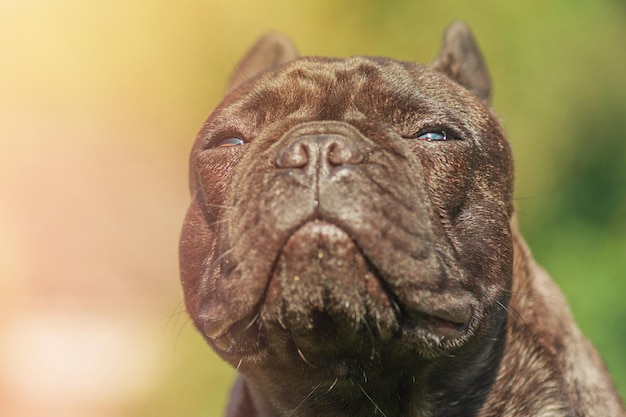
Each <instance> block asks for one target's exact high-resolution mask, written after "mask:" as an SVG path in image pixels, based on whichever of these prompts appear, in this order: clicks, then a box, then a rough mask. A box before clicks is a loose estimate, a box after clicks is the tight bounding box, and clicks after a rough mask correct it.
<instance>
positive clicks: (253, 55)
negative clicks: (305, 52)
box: [226, 33, 298, 94]
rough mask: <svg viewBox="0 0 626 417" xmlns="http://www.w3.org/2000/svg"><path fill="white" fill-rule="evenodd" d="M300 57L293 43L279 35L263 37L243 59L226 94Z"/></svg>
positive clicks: (231, 78)
mask: <svg viewBox="0 0 626 417" xmlns="http://www.w3.org/2000/svg"><path fill="white" fill-rule="evenodd" d="M297 57H298V51H297V50H296V48H295V47H294V46H293V44H292V43H291V41H290V40H289V39H287V38H286V37H285V36H283V35H281V34H279V33H268V34H266V35H264V36H262V37H261V38H260V39H259V40H258V41H257V42H256V43H255V44H254V46H253V47H252V48H250V50H249V51H248V53H247V54H246V56H244V57H243V59H242V60H241V61H239V64H237V67H236V68H235V72H234V73H233V74H232V75H231V77H230V81H229V83H228V88H227V89H226V93H227V94H228V93H230V92H231V91H233V90H234V89H235V88H237V87H239V86H240V85H241V84H243V83H244V82H245V81H248V80H249V79H251V78H253V77H254V76H256V75H257V74H259V73H261V72H263V71H266V70H268V69H270V68H272V67H275V66H278V65H281V64H284V63H287V62H289V61H292V60H294V59H296V58H297Z"/></svg>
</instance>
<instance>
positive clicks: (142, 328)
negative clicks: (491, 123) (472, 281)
mask: <svg viewBox="0 0 626 417" xmlns="http://www.w3.org/2000/svg"><path fill="white" fill-rule="evenodd" d="M456 19H463V20H466V21H467V22H469V23H470V25H471V26H472V28H473V30H474V32H475V34H476V36H477V38H478V40H479V42H480V44H481V46H482V49H483V52H484V54H485V56H486V58H487V60H488V63H489V66H490V70H491V73H492V77H493V80H494V86H495V87H494V91H495V96H494V100H493V103H494V107H495V108H496V110H497V113H498V114H499V115H500V117H501V118H502V120H503V122H504V124H505V126H506V128H507V130H508V133H509V136H510V140H511V142H512V145H513V149H514V152H515V156H516V164H517V165H516V168H517V171H516V172H517V191H516V200H517V201H516V203H517V207H518V213H519V221H520V223H521V228H522V230H523V232H524V233H525V235H526V237H527V240H528V241H529V244H530V246H531V248H532V249H533V251H534V254H535V256H536V258H537V259H538V260H539V262H540V263H541V264H543V265H544V266H545V267H546V268H547V269H548V270H549V271H550V273H551V274H552V275H553V276H554V278H555V279H556V281H557V282H558V283H559V285H560V286H561V287H562V288H563V291H564V292H565V293H566V295H567V297H568V298H569V300H570V302H571V307H572V310H573V312H574V314H575V316H576V318H577V320H578V322H579V324H580V326H581V328H582V329H583V331H584V332H585V333H586V334H587V335H588V336H589V337H590V338H591V339H592V340H593V342H594V343H595V344H596V346H597V347H598V349H599V350H600V352H601V353H602V355H603V356H604V358H605V360H606V363H607V366H608V368H609V369H610V371H611V372H612V374H613V375H614V377H615V380H616V383H617V385H618V387H619V389H620V391H621V392H622V393H623V394H626V301H625V298H626V297H625V294H626V276H625V273H626V220H625V219H626V110H625V109H626V81H625V75H624V74H626V3H624V2H623V1H621V0H594V1H591V0H590V1H582V0H580V1H565V0H561V1H549V2H547V1H542V0H529V1H525V2H513V1H500V0H491V1H489V0H484V1H482V0H481V1H473V2H461V1H457V2H453V1H438V2H432V1H429V2H426V1H419V0H386V1H376V0H358V1H357V0H347V1H336V0H302V1H277V0H265V1H263V2H253V1H241V0H228V1H226V0H223V1H222V0H208V1H192V0H183V1H180V2H169V1H162V0H150V1H148V0H134V1H130V2H129V1H120V0H107V1H104V0H91V1H77V0H0V415H2V416H7V417H25V416H28V417H35V416H36V417H42V416H43V417H53V416H63V417H73V416H80V417H96V416H97V417H100V416H102V417H104V416H106V417H110V416H131V417H132V416H142V417H143V416H154V417H160V416H181V415H184V416H190V417H193V416H218V415H220V414H221V410H222V409H223V407H224V404H225V399H226V395H227V391H228V389H229V385H230V383H231V382H232V380H233V376H234V374H233V372H232V371H231V370H230V369H229V368H228V367H227V366H225V365H224V364H222V363H221V362H220V361H219V360H218V359H217V358H216V356H215V355H214V354H213V353H212V352H210V350H209V349H208V348H207V347H206V346H205V345H204V343H203V342H202V340H201V338H200V337H199V336H198V335H197V334H196V332H195V331H194V329H193V327H192V326H191V325H190V323H189V320H188V319H187V317H186V316H185V313H184V308H183V306H182V304H181V302H182V294H181V290H180V289H179V286H178V270H177V254H176V252H177V239H178V233H179V227H180V224H181V221H182V218H183V216H184V213H185V209H186V205H187V203H188V200H189V197H188V191H187V183H186V176H187V158H188V156H187V155H188V151H189V148H190V146H191V144H192V141H193V139H194V136H195V134H196V132H197V130H198V129H199V127H200V125H201V124H202V122H203V120H204V119H205V117H206V116H207V115H208V113H209V112H210V110H211V109H212V108H213V107H214V106H215V105H216V104H217V103H218V101H219V100H220V97H221V94H222V92H223V88H224V83H225V80H226V79H227V77H228V75H229V73H230V72H231V71H232V69H233V66H234V64H235V63H236V61H237V60H238V58H239V57H240V56H241V55H242V54H243V53H244V52H245V50H246V48H247V47H248V46H249V45H250V44H251V43H252V42H253V41H254V40H255V38H256V37H257V36H258V35H259V34H261V33H263V32H266V31H268V30H279V31H282V32H284V33H286V34H288V35H289V36H290V37H291V38H292V39H293V40H294V41H295V43H296V44H297V45H298V47H299V49H300V51H301V52H302V53H303V54H307V55H331V56H347V55H353V54H368V55H388V56H393V57H396V58H399V59H402V60H416V61H420V62H428V61H430V60H432V59H433V58H434V57H435V56H436V53H437V50H438V47H439V42H440V37H441V33H442V31H443V29H444V27H445V26H446V25H447V24H448V23H450V22H451V21H452V20H456Z"/></svg>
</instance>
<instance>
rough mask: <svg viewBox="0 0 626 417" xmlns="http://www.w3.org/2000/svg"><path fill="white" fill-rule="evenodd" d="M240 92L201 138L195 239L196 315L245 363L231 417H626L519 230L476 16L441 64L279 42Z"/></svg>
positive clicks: (195, 168) (243, 75) (247, 65)
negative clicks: (300, 52)
mask: <svg viewBox="0 0 626 417" xmlns="http://www.w3.org/2000/svg"><path fill="white" fill-rule="evenodd" d="M229 91H230V92H229V94H228V95H227V96H226V98H225V99H224V100H223V102H222V103H221V104H220V105H219V106H218V108H217V109H216V110H215V111H214V112H213V113H212V114H211V116H210V117H209V119H208V120H207V122H206V123H205V125H204V126H203V128H202V130H201V132H200V134H199V136H198V139H197V141H196V143H195V145H194V148H193V150H192V157H191V188H192V196H193V200H192V203H191V207H190V209H189V211H188V214H187V217H186V219H185V224H184V228H183V233H182V237H181V246H180V253H181V277H182V283H183V288H184V291H185V301H186V305H187V309H188V312H189V314H190V316H191V317H192V319H193V320H194V323H195V325H196V327H197V328H198V329H199V330H200V331H201V332H202V334H203V335H204V336H205V338H206V339H207V341H208V343H209V344H210V345H211V346H212V347H213V348H214V349H215V351H216V352H217V353H218V354H219V355H220V356H222V358H224V359H225V360H226V361H228V362H229V363H230V364H232V365H233V366H234V367H236V368H237V370H238V371H239V372H240V374H241V375H242V376H241V377H240V379H239V380H238V382H237V384H236V386H235V388H234V390H233V396H232V399H231V402H230V406H229V410H228V411H227V414H228V416H229V417H261V416H263V417H270V416H374V415H384V416H387V417H392V416H504V415H506V416H529V415H537V416H543V415H545V416H548V415H549V416H587V415H589V416H591V415H606V416H613V415H614V416H619V415H623V408H622V406H621V403H620V400H619V399H618V398H617V395H616V394H615V393H614V389H613V388H612V384H611V382H610V380H609V379H608V377H606V376H605V373H604V370H603V367H602V364H601V362H600V361H599V359H598V358H597V355H596V354H595V352H594V351H593V348H591V347H590V346H589V345H588V344H587V342H586V341H585V340H584V339H583V338H582V336H580V334H579V332H578V330H577V329H576V327H575V325H574V324H573V322H572V320H571V317H570V316H569V312H568V311H567V307H566V305H565V304H564V302H563V301H562V299H561V296H560V293H559V292H558V290H557V289H556V288H555V287H553V286H552V284H551V282H550V281H549V279H548V278H547V277H545V275H544V274H543V272H542V271H541V270H540V269H539V268H537V267H536V266H535V265H534V263H533V262H532V259H531V258H530V255H529V254H528V252H527V250H526V249H525V246H524V244H523V241H522V240H521V238H520V237H519V236H518V234H517V232H516V231H515V228H514V226H512V225H514V220H513V206H512V188H513V186H512V183H513V173H512V169H513V168H512V166H513V164H512V160H511V154H510V148H509V145H508V143H507V141H506V139H505V137H504V133H503V130H502V128H501V127H500V125H499V123H498V121H497V119H496V118H495V117H494V115H493V114H492V112H491V110H490V109H489V105H488V100H489V82H488V75H487V72H486V70H485V67H484V63H483V61H482V58H481V56H480V53H479V52H478V49H477V47H476V45H475V43H474V40H473V38H472V36H471V34H470V33H469V30H468V29H467V28H466V27H465V26H464V25H462V24H456V25H453V26H452V27H451V28H450V29H449V30H448V32H447V33H446V36H445V38H444V45H443V47H442V51H441V53H440V56H439V58H438V60H437V61H436V62H435V64H434V65H433V66H432V67H425V66H422V65H419V64H415V63H403V62H398V61H394V60H391V59H384V58H366V57H353V58H349V59H346V60H338V59H328V58H296V54H295V50H294V49H293V47H292V46H291V45H290V44H289V43H288V42H287V41H286V40H284V39H283V38H279V37H277V36H276V35H272V36H269V37H266V38H264V39H262V40H261V41H260V42H259V43H258V44H257V45H256V46H255V48H253V49H252V51H251V52H250V53H249V54H248V56H247V57H246V58H244V60H243V61H242V63H241V64H240V67H239V69H238V72H237V73H236V74H235V75H234V76H233V79H232V82H231V85H230V87H229ZM546 291H547V293H548V294H554V297H555V298H554V300H553V301H552V302H550V303H548V304H544V302H545V299H544V298H542V297H543V296H544V295H545V294H544V293H545V292H546ZM512 294H513V296H512ZM520 294H525V295H526V296H525V297H520V296H519V295H520ZM534 294H536V295H537V296H536V297H535V296H533V295H534ZM533 314H537V315H538V316H539V317H541V318H542V319H543V322H544V323H543V324H542V322H541V321H542V320H538V321H537V322H534V321H532V322H529V321H528V320H529V318H531V316H532V315H533ZM547 323H550V324H551V325H554V326H555V328H546V327H545V326H544V324H547ZM555 333H560V334H558V335H555ZM570 343H571V344H572V346H569V347H568V346H566V345H569V344H570ZM557 351H559V354H563V355H564V357H565V358H566V359H564V360H561V359H559V355H557ZM570 363H576V364H577V366H581V369H583V368H584V369H583V370H582V371H579V370H576V371H571V370H570V371H569V374H568V373H567V372H566V371H568V370H567V369H566V368H567V367H568V366H569V365H568V364H570ZM591 380H593V381H594V385H593V387H590V386H585V384H589V381H591ZM581 391H584V392H585V393H587V394H584V395H583V394H581ZM587 397H589V398H587ZM600 402H603V404H600V405H598V404H599V403H600ZM594 404H595V405H594ZM600 406H601V407H602V408H597V407H600ZM594 407H595V408H594ZM598 410H602V412H601V413H600V414H593V413H596V412H598Z"/></svg>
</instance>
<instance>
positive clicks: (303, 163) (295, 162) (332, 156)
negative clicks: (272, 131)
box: [276, 134, 365, 171]
mask: <svg viewBox="0 0 626 417" xmlns="http://www.w3.org/2000/svg"><path fill="white" fill-rule="evenodd" d="M364 160H365V152H364V150H363V149H362V146H360V145H359V143H358V141H357V140H354V139H351V138H349V137H346V136H343V135H340V134H320V135H303V136H299V137H297V138H295V139H293V140H292V141H291V142H290V143H288V144H287V145H286V146H285V147H283V149H282V150H281V151H280V152H279V153H278V155H277V156H276V165H277V166H278V167H279V168H292V169H293V168H300V169H302V168H306V167H316V168H317V169H318V170H322V171H323V170H325V169H332V168H335V167H339V166H343V165H358V164H360V163H362V162H363V161H364Z"/></svg>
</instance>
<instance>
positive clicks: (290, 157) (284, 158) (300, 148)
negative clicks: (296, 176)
mask: <svg viewBox="0 0 626 417" xmlns="http://www.w3.org/2000/svg"><path fill="white" fill-rule="evenodd" d="M308 163H309V152H308V149H307V147H306V146H305V145H304V144H303V143H302V142H301V141H295V142H292V143H290V144H289V145H287V146H286V147H285V148H284V149H283V150H282V151H281V152H279V153H278V155H277V156H276V165H277V166H278V167H279V168H304V167H305V166H306V165H307V164H308Z"/></svg>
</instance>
